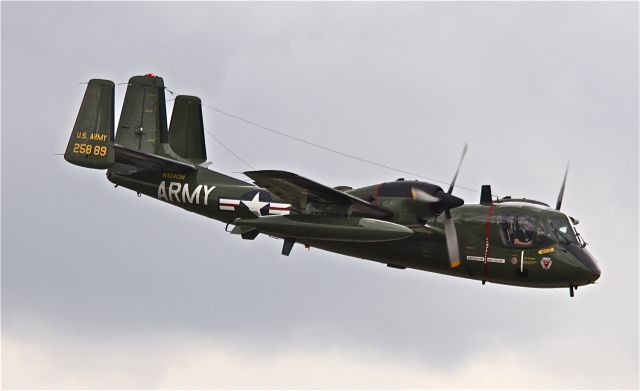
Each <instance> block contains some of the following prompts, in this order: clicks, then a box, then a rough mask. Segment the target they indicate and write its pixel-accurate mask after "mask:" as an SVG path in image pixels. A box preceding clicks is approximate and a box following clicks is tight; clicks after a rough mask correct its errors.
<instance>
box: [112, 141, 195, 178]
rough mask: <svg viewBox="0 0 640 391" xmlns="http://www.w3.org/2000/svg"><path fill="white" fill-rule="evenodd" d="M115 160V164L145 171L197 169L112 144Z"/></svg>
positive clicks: (179, 162)
mask: <svg viewBox="0 0 640 391" xmlns="http://www.w3.org/2000/svg"><path fill="white" fill-rule="evenodd" d="M113 148H114V149H115V160H116V162H117V163H123V164H128V165H131V166H135V167H137V168H140V169H146V170H165V171H177V172H193V171H197V170H198V168H197V167H196V166H195V165H193V164H189V163H185V162H181V161H178V160H173V159H170V158H167V157H163V156H158V155H153V154H150V153H146V152H142V151H137V150H134V149H130V148H126V147H123V146H122V145H118V144H114V146H113Z"/></svg>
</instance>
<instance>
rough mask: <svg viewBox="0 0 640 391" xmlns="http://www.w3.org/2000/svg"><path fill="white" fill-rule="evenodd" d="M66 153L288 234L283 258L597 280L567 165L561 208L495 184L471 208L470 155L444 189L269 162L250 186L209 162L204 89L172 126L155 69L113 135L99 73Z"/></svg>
mask: <svg viewBox="0 0 640 391" xmlns="http://www.w3.org/2000/svg"><path fill="white" fill-rule="evenodd" d="M465 152H466V146H465V150H464V151H463V154H462V158H463V157H464V153H465ZM64 158H65V160H67V161H68V162H69V163H72V164H75V165H78V166H81V167H87V168H93V169H106V170H107V178H108V179H109V180H110V181H111V182H113V183H114V184H115V185H116V187H117V186H122V187H125V188H128V189H131V190H133V191H135V192H137V193H138V195H141V194H144V195H146V196H149V197H152V198H157V199H159V200H161V201H164V202H167V203H170V204H173V205H175V206H179V207H181V208H183V209H186V210H188V211H190V212H195V213H197V214H200V215H203V216H205V217H208V218H212V219H215V220H219V221H221V222H223V223H226V224H227V226H229V225H232V226H233V229H232V230H231V231H230V232H231V233H232V234H238V235H239V236H241V237H242V238H243V239H248V240H253V239H255V237H256V236H258V235H259V234H265V235H268V236H271V237H274V238H279V239H282V240H283V247H282V254H283V255H289V253H290V252H291V250H292V247H293V245H294V244H295V243H299V244H302V245H304V246H306V247H307V248H308V247H315V248H319V249H323V250H326V251H331V252H335V253H339V254H344V255H349V256H353V257H358V258H364V259H368V260H372V261H376V262H380V263H383V264H386V265H387V266H389V267H392V268H398V269H405V268H413V269H419V270H424V271H429V272H435V273H442V274H447V275H451V276H455V277H464V278H470V279H474V280H479V281H482V283H483V284H484V283H485V282H487V281H488V282H492V283H497V284H506V285H515V286H524V287H537V288H560V287H562V288H567V287H568V288H569V290H570V295H571V296H572V297H573V295H574V289H577V287H578V286H582V285H587V284H592V283H594V282H595V281H596V280H597V279H598V278H599V277H600V270H599V268H598V266H597V264H596V262H595V260H594V258H593V257H592V256H591V255H590V254H589V252H588V251H587V249H586V248H585V247H586V243H585V242H584V241H583V240H582V238H581V237H580V235H579V234H578V233H577V231H576V229H575V225H576V224H578V221H577V220H576V219H574V218H572V217H569V216H567V215H566V214H564V213H563V212H561V211H560V206H561V203H562V198H563V193H564V187H565V183H566V178H567V173H566V172H565V176H564V180H563V183H562V187H561V190H560V194H559V196H558V200H557V203H556V207H555V208H551V207H549V205H547V204H544V203H542V202H538V201H533V200H529V199H513V198H511V197H504V198H502V199H494V198H493V197H492V195H491V188H490V187H489V186H488V185H485V186H482V191H481V195H480V202H479V204H475V205H465V204H464V201H463V200H462V199H460V198H458V197H456V196H454V195H452V192H453V189H454V187H455V182H456V178H457V176H458V171H459V170H460V164H461V163H462V158H461V159H460V164H459V165H458V169H457V170H456V173H455V175H454V177H453V180H452V181H451V185H450V186H449V188H448V190H447V191H446V192H445V191H444V190H443V189H442V188H440V187H439V186H436V185H434V184H431V183H426V182H419V181H408V180H403V179H398V180H396V181H393V182H385V183H379V184H375V185H371V186H366V187H362V188H357V189H353V188H350V187H347V186H339V187H335V188H332V187H329V186H325V185H322V184H320V183H317V182H315V181H313V180H311V179H307V178H305V177H303V176H300V175H297V174H294V173H291V172H286V171H273V170H266V171H248V172H245V175H246V176H247V177H249V178H251V179H252V180H253V182H254V183H247V182H243V181H241V180H238V179H235V178H232V177H230V176H227V175H224V174H221V173H219V172H216V171H212V170H210V169H208V168H207V163H206V162H207V151H206V148H205V140H204V126H203V121H202V106H201V102H200V99H199V98H197V97H195V96H186V95H180V96H177V97H176V99H175V104H174V108H173V114H172V117H171V123H170V124H169V126H168V127H167V114H166V107H165V86H164V82H163V79H162V78H161V77H158V76H156V75H153V74H147V75H145V76H134V77H132V78H131V79H130V80H129V83H128V87H127V92H126V94H125V98H124V103H123V108H122V113H121V115H120V122H119V124H118V131H117V133H115V134H114V83H113V82H112V81H109V80H99V79H94V80H91V81H90V82H89V84H88V86H87V89H86V92H85V95H84V98H83V100H82V104H81V106H80V111H79V113H78V117H77V119H76V122H75V125H74V127H73V131H72V134H71V138H70V140H69V143H68V145H67V149H66V151H65V154H64ZM225 229H226V228H225Z"/></svg>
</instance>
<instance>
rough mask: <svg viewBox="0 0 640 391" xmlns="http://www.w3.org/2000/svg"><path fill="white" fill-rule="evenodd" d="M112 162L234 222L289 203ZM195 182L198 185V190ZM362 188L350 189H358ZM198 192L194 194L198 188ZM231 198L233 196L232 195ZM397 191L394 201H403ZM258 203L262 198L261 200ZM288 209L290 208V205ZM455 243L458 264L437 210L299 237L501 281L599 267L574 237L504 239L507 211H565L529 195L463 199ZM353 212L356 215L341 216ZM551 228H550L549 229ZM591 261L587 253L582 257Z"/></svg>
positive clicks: (118, 179)
mask: <svg viewBox="0 0 640 391" xmlns="http://www.w3.org/2000/svg"><path fill="white" fill-rule="evenodd" d="M119 168H120V167H119V166H118V165H117V164H116V165H115V166H114V167H112V168H111V169H109V171H108V172H107V176H108V177H109V180H110V181H112V182H113V183H115V184H117V185H120V186H123V187H127V188H129V189H131V190H134V191H136V192H138V193H140V194H144V195H147V196H149V197H152V198H156V199H158V200H160V201H164V202H168V203H170V204H172V205H175V206H178V207H181V208H184V209H186V210H188V211H190V212H194V213H197V214H200V215H203V216H205V217H208V218H211V219H215V220H218V221H221V222H223V223H226V224H233V223H234V221H236V219H238V218H260V217H262V216H267V215H270V214H271V215H280V214H281V209H280V210H278V212H277V213H273V212H272V211H271V205H272V204H277V205H279V206H281V205H288V204H287V203H286V201H284V200H282V199H280V198H279V197H278V196H276V195H275V194H272V193H270V192H269V191H267V190H265V189H262V188H259V187H256V186H254V185H252V184H249V183H245V182H243V181H240V180H237V179H235V178H231V177H228V176H225V175H223V174H219V173H216V172H214V171H211V170H208V169H206V168H199V169H198V171H197V172H195V173H193V174H190V175H184V174H172V173H166V172H157V173H138V174H134V175H123V174H118V172H119ZM195 189H200V190H199V191H196V190H195ZM358 190H359V189H355V190H352V191H351V192H353V193H358ZM196 193H197V194H196ZM256 194H258V195H259V197H258V201H259V202H261V203H265V205H264V206H263V207H262V208H260V212H259V214H257V213H256V212H255V211H251V210H250V208H249V207H248V206H247V205H246V204H250V203H251V201H252V200H253V199H254V198H255V195H256ZM234 200H236V201H237V202H232V201H234ZM402 201H403V200H402V199H398V200H397V203H402ZM258 206H260V205H258ZM289 213H295V211H293V210H291V211H289ZM451 215H452V218H453V220H454V222H455V225H456V227H457V232H458V238H459V243H460V254H461V265H460V266H459V267H456V268H450V265H449V262H448V261H447V249H446V246H445V244H444V241H443V238H442V234H441V231H442V223H441V220H442V219H441V218H440V217H434V218H431V219H429V220H428V221H426V223H425V224H424V225H423V226H424V227H425V229H420V228H419V227H416V225H415V224H414V225H413V228H414V229H415V231H416V232H415V234H413V235H411V236H410V237H408V238H405V239H401V240H394V241H382V242H355V241H331V240H304V241H299V243H300V244H303V245H306V246H308V247H313V248H319V249H323V250H327V251H331V252H335V253H339V254H344V255H348V256H352V257H358V258H363V259H368V260H372V261H376V262H381V263H384V264H387V265H389V266H391V267H395V268H412V269H418V270H425V271H429V272H436V273H442V274H447V275H451V276H457V277H464V278H471V279H475V280H480V281H486V282H493V283H499V284H507V285H516V286H526V287H541V288H554V287H562V288H566V287H567V286H569V285H570V284H573V285H575V286H581V285H585V284H589V283H591V282H593V281H594V280H595V279H596V278H597V277H595V276H594V274H598V273H599V271H597V266H596V265H595V263H593V261H591V263H589V264H587V265H585V264H584V258H587V259H590V258H591V256H590V255H589V253H588V252H587V251H586V249H584V248H579V247H580V245H579V244H574V243H569V244H567V243H563V242H561V241H560V240H557V238H552V237H553V236H554V235H553V234H552V233H550V235H549V236H550V237H549V240H548V241H547V242H541V243H535V242H533V243H531V244H530V245H527V246H518V245H514V244H511V243H508V242H505V238H504V237H503V235H502V234H501V233H500V224H499V223H500V219H501V218H505V217H507V216H527V217H534V218H536V219H538V220H539V221H544V222H546V221H548V216H558V215H559V216H561V217H562V218H564V219H566V218H567V217H566V215H564V214H563V213H561V212H558V211H555V210H553V209H551V208H548V207H545V206H540V205H536V204H529V203H526V202H521V203H516V202H509V203H506V202H505V203H495V204H492V205H463V206H460V207H458V208H455V209H452V210H451ZM344 219H346V220H348V219H355V217H344ZM548 231H551V229H548ZM570 247H574V251H573V252H575V248H579V251H581V252H583V253H584V254H583V255H581V258H582V259H583V261H582V262H581V261H580V259H578V258H577V257H575V256H574V255H573V254H572V251H570V249H569V248H570ZM587 262H588V261H587Z"/></svg>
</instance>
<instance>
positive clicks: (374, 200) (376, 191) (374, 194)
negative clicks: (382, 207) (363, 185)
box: [373, 185, 382, 205]
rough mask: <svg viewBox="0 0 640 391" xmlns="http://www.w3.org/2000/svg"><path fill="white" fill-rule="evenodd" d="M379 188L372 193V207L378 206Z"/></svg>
mask: <svg viewBox="0 0 640 391" xmlns="http://www.w3.org/2000/svg"><path fill="white" fill-rule="evenodd" d="M380 186H382V185H378V186H376V189H375V190H374V191H373V205H378V193H379V192H380Z"/></svg>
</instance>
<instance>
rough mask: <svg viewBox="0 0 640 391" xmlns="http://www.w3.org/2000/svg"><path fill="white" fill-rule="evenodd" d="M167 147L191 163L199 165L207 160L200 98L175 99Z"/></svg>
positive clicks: (182, 97) (179, 97) (183, 96)
mask: <svg viewBox="0 0 640 391" xmlns="http://www.w3.org/2000/svg"><path fill="white" fill-rule="evenodd" d="M169 145H170V146H171V150H172V151H173V152H175V153H176V154H178V155H179V156H180V157H182V158H184V159H187V160H189V161H190V162H192V163H195V164H200V163H204V162H205V161H206V160H207V149H206V145H205V140H204V124H203V122H202V104H201V102H200V98H198V97H195V96H187V95H179V96H178V97H176V101H175V103H174V106H173V113H172V115H171V125H169Z"/></svg>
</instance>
